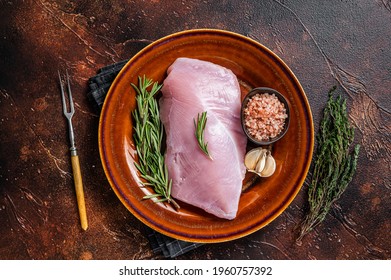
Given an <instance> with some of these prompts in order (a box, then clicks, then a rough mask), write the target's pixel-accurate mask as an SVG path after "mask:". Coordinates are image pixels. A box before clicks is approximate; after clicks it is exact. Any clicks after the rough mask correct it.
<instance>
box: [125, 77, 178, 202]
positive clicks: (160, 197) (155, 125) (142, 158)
mask: <svg viewBox="0 0 391 280" xmlns="http://www.w3.org/2000/svg"><path fill="white" fill-rule="evenodd" d="M132 87H133V88H134V90H135V91H136V103H137V108H136V109H135V110H134V111H133V112H132V116H133V120H134V131H135V132H134V134H133V138H134V143H135V145H136V151H137V155H138V157H139V161H138V163H136V162H135V167H136V168H137V170H138V171H139V172H140V176H141V177H142V178H143V179H145V180H146V181H147V182H145V183H143V185H144V186H151V187H152V188H153V189H154V192H155V193H154V194H151V195H146V196H144V197H143V198H144V199H150V198H157V199H156V200H155V201H156V202H166V201H167V202H168V203H172V205H173V206H174V208H176V209H178V208H179V205H178V204H177V203H176V202H175V200H174V199H173V198H172V197H171V195H170V193H171V185H172V182H171V180H170V179H169V178H168V171H167V167H166V165H165V162H164V155H163V153H162V150H161V147H162V141H163V125H162V123H161V121H160V115H159V106H158V103H157V100H156V98H155V95H156V94H157V93H158V92H159V90H160V88H161V85H159V84H158V83H157V82H153V81H152V80H151V79H148V78H146V77H145V76H144V77H139V78H138V86H136V85H134V84H132Z"/></svg>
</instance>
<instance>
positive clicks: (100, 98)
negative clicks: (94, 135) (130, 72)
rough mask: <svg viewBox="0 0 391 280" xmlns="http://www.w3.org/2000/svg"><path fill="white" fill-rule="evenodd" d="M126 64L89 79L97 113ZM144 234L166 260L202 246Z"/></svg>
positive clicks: (92, 101)
mask: <svg viewBox="0 0 391 280" xmlns="http://www.w3.org/2000/svg"><path fill="white" fill-rule="evenodd" d="M126 62H127V60H124V61H120V62H117V63H115V64H113V65H109V66H106V67H103V68H101V69H100V70H99V71H98V74H97V75H96V76H94V77H91V78H90V79H89V88H90V90H89V92H88V94H87V97H88V99H89V100H90V102H91V103H92V105H93V106H94V107H95V109H96V111H97V112H100V110H101V108H102V105H103V103H104V100H105V97H106V94H107V91H108V90H109V88H110V86H111V84H112V82H113V81H114V79H115V77H116V76H117V74H118V73H119V71H121V69H122V68H123V67H124V65H125V64H126ZM146 232H147V237H148V239H149V241H150V244H151V246H152V250H153V252H154V253H160V254H161V253H162V254H163V255H164V256H165V257H167V258H168V257H170V258H175V257H177V256H179V255H182V254H184V253H186V252H189V251H191V250H193V249H195V248H197V247H199V246H201V245H202V243H192V242H186V241H182V240H176V239H174V238H171V237H168V236H165V235H163V234H161V233H159V232H156V231H154V230H152V229H151V228H149V227H146Z"/></svg>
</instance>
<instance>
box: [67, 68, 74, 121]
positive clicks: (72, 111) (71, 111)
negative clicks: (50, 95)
mask: <svg viewBox="0 0 391 280" xmlns="http://www.w3.org/2000/svg"><path fill="white" fill-rule="evenodd" d="M65 72H66V75H67V84H68V96H69V106H70V113H71V114H73V113H74V112H75V107H74V105H73V98H72V91H71V83H70V81H69V74H68V70H65Z"/></svg>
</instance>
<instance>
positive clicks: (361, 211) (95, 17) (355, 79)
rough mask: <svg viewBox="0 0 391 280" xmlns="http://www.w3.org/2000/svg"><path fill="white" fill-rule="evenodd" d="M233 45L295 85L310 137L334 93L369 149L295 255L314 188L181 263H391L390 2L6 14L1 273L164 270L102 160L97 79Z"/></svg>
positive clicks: (298, 1)
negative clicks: (75, 155)
mask: <svg viewBox="0 0 391 280" xmlns="http://www.w3.org/2000/svg"><path fill="white" fill-rule="evenodd" d="M195 28H218V29H225V30H230V31H234V32H237V33H240V34H243V35H245V36H248V37H250V38H253V39H255V40H257V41H258V42H260V43H262V44H264V45H265V46H267V47H268V48H270V49H271V50H272V51H274V52H275V53H276V54H277V55H278V56H280V57H281V58H282V59H283V60H284V61H285V62H286V63H287V64H288V66H289V67H290V68H291V69H292V70H293V72H294V73H295V74H296V76H297V77H298V79H299V80H300V82H301V84H302V86H303V88H304V90H305V92H306V94H307V97H308V100H309V103H310V105H311V108H312V113H313V118H314V123H315V131H317V128H318V124H319V121H320V118H321V112H322V109H323V107H324V105H325V103H326V100H327V92H328V90H329V89H330V88H331V87H333V86H334V85H336V86H337V92H338V93H341V94H342V95H343V96H344V97H346V98H347V103H348V110H349V116H350V120H351V122H352V124H353V125H354V126H355V127H356V138H355V143H359V144H361V145H362V149H361V153H360V157H359V163H358V171H357V173H356V175H355V177H354V179H353V181H352V183H351V184H350V185H349V187H348V189H347V190H346V192H345V193H344V195H343V196H342V197H341V199H340V200H338V202H337V204H336V205H335V207H334V208H333V210H332V211H331V212H330V213H329V215H328V216H327V217H326V220H325V221H324V222H323V223H322V224H321V225H320V226H319V227H317V228H316V230H314V231H313V232H311V233H310V234H308V235H307V236H306V237H305V238H304V239H303V240H302V242H301V244H298V243H297V242H295V239H296V237H297V229H296V226H297V224H298V223H299V222H300V221H301V220H302V218H303V215H304V213H305V209H306V206H307V204H306V193H307V192H306V191H307V188H308V180H307V181H306V183H305V184H304V186H303V187H302V190H301V191H300V193H299V194H298V196H297V197H296V199H295V200H294V201H293V203H292V204H291V205H290V206H289V207H288V209H287V210H286V211H285V212H284V213H283V214H282V215H280V216H279V217H278V218H277V219H276V220H274V221H273V222H272V223H271V224H269V225H268V226H266V227H265V228H263V229H261V230H259V231H258V232H256V233H253V234H251V235H249V236H247V237H244V238H241V239H239V240H235V241H231V242H227V243H222V244H208V245H204V246H202V247H200V248H198V249H196V250H193V251H191V252H189V253H187V254H184V255H182V256H180V257H178V259H390V258H391V238H390V232H391V210H390V209H391V207H390V205H391V177H390V169H391V161H390V160H391V137H390V133H391V129H390V124H391V118H390V110H391V102H390V90H391V52H390V49H391V2H390V1H389V0H375V1H366V0H359V1H336V0H333V1H309V0H294V1H293V0H285V1H277V0H265V1H250V0H243V1H172V0H169V1H168V0H167V1H166V0H164V1H141V0H136V1H127V0H118V1H109V0H107V1H97V0H94V1H64V0H51V1H45V0H30V1H12V0H10V1H0V259H161V258H163V257H162V256H161V255H156V254H154V253H153V252H152V250H151V248H150V244H149V242H148V239H147V238H146V237H145V235H144V234H143V225H142V224H141V222H139V221H138V220H137V219H136V218H135V217H133V216H132V214H131V213H129V212H128V211H127V210H126V209H125V207H124V206H123V205H122V204H121V203H120V201H119V200H118V199H117V197H116V196H115V194H114V193H113V191H112V190H111V187H110V185H109V183H108V182H107V180H106V177H105V174H104V171H103V168H102V165H101V162H100V158H99V152H98V142H97V133H98V122H99V116H98V114H97V113H96V112H95V111H94V110H93V108H92V107H91V104H90V103H89V101H88V100H87V98H86V95H87V91H88V86H87V83H88V79H89V77H91V76H93V75H95V74H96V72H97V70H98V69H99V68H101V67H103V66H105V65H108V64H112V63H114V62H117V61H121V60H123V59H127V58H130V57H131V56H132V55H134V54H135V53H136V52H137V51H139V50H140V49H142V48H143V47H145V46H146V45H148V44H149V43H151V42H153V41H154V40H156V39H159V38H161V37H162V36H165V35H168V34H171V33H174V32H177V31H181V30H186V29H195ZM59 68H61V69H64V68H68V69H69V70H70V73H71V78H72V81H73V94H74V98H75V102H76V115H75V117H74V125H75V131H76V133H77V136H76V137H77V143H78V148H79V155H80V161H81V165H82V172H83V180H84V185H85V195H86V203H87V213H88V217H89V223H90V227H89V229H88V231H86V232H83V231H82V230H81V229H80V225H79V218H78V214H77V207H76V203H75V193H74V188H73V180H72V173H71V165H70V158H69V152H68V142H67V132H66V122H65V119H64V117H63V115H62V113H61V104H60V95H59V91H58V83H57V79H58V77H57V70H58V69H59Z"/></svg>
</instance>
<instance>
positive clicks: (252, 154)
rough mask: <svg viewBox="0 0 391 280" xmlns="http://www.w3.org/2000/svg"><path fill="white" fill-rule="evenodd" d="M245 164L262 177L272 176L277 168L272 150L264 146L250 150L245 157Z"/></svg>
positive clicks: (249, 169)
mask: <svg viewBox="0 0 391 280" xmlns="http://www.w3.org/2000/svg"><path fill="white" fill-rule="evenodd" d="M244 164H245V166H246V168H247V170H248V171H250V172H253V173H256V174H257V175H258V176H260V177H270V176H271V175H273V173H274V172H275V170H276V161H275V160H274V158H273V156H272V155H271V153H270V151H269V150H268V149H265V148H262V147H260V148H255V149H252V150H250V151H249V152H248V153H247V154H246V156H245V158H244Z"/></svg>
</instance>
